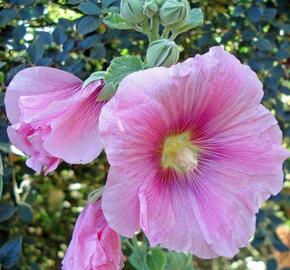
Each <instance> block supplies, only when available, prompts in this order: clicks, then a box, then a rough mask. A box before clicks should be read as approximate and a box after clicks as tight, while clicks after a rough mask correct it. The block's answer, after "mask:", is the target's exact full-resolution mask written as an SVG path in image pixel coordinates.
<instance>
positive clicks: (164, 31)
mask: <svg viewBox="0 0 290 270" xmlns="http://www.w3.org/2000/svg"><path fill="white" fill-rule="evenodd" d="M170 31H171V30H170V29H168V28H167V27H165V28H164V30H163V33H162V36H161V37H162V38H166V39H167V38H168V37H169V32H170Z"/></svg>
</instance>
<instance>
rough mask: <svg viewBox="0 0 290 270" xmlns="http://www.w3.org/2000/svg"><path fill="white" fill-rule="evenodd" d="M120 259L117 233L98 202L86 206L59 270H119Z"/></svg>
mask: <svg viewBox="0 0 290 270" xmlns="http://www.w3.org/2000/svg"><path fill="white" fill-rule="evenodd" d="M123 260H124V258H123V254H122V251H121V241H120V236H119V235H118V234H117V233H115V232H114V231H113V230H112V229H111V228H110V227H108V224H107V222H106V220H105V219H104V216H103V213H102V209H101V201H97V202H96V203H94V204H89V205H87V206H86V207H85V209H84V210H83V211H82V213H81V214H80V216H79V217H78V220H77V222H76V225H75V228H74V232H73V236H72V240H71V243H70V245H69V247H68V249H67V251H66V254H65V257H64V259H63V261H62V269H63V270H80V269H84V270H120V269H121V268H122V266H123Z"/></svg>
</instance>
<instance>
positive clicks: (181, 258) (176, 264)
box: [165, 252, 194, 270]
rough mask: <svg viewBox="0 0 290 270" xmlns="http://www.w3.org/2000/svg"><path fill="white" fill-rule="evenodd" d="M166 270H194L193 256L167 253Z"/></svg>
mask: <svg viewBox="0 0 290 270" xmlns="http://www.w3.org/2000/svg"><path fill="white" fill-rule="evenodd" d="M165 269H166V270H194V268H193V265H192V256H191V255H187V254H184V253H175V252H168V253H167V266H166V268H165Z"/></svg>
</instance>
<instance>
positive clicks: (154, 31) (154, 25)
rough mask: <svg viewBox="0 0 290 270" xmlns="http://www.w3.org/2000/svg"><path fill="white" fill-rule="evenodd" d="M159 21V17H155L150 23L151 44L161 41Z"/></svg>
mask: <svg viewBox="0 0 290 270" xmlns="http://www.w3.org/2000/svg"><path fill="white" fill-rule="evenodd" d="M159 37H160V36H159V20H158V17H153V18H152V19H151V23H150V35H149V42H150V43H151V42H153V41H155V40H157V39H159Z"/></svg>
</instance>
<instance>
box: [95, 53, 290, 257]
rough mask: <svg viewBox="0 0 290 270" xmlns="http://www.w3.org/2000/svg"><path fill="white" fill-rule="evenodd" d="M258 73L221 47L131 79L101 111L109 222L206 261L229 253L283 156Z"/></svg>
mask: <svg viewBox="0 0 290 270" xmlns="http://www.w3.org/2000/svg"><path fill="white" fill-rule="evenodd" d="M262 96H263V91H262V84H261V82H260V81H259V80H258V78H257V76H256V74H255V73H254V72H253V71H252V70H251V69H250V68H249V67H248V66H246V65H242V64H241V63H240V62H239V61H238V60H237V59H236V58H235V57H234V56H233V55H231V54H230V53H228V52H226V51H224V50H223V49H222V48H221V47H214V48H212V49H210V51H209V52H208V53H206V54H204V55H197V56H196V57H194V58H190V59H188V60H187V61H185V62H183V63H181V64H177V65H175V66H172V67H170V68H164V67H158V68H152V69H148V70H145V71H140V72H136V73H133V74H131V75H129V76H127V77H126V78H125V79H124V80H123V81H122V82H121V84H120V86H119V88H118V90H117V93H116V95H115V96H114V97H113V98H112V99H111V100H110V101H109V102H108V103H107V104H106V105H105V106H104V108H103V110H102V113H101V115H100V126H99V128H100V135H101V139H102V141H103V142H104V146H105V149H106V153H107V156H108V160H109V162H110V164H111V168H110V171H109V175H108V181H107V184H106V187H105V190H104V193H103V211H104V215H105V217H106V219H107V221H108V223H109V225H110V226H111V227H112V228H113V229H114V230H115V231H116V232H118V233H120V234H121V235H123V236H127V237H131V236H132V235H133V234H134V232H135V231H138V230H139V229H140V228H142V229H143V231H144V232H145V234H146V236H147V237H148V238H149V240H150V243H151V245H153V246H155V245H161V246H163V247H166V248H169V249H172V250H175V251H178V252H180V251H187V252H190V253H193V254H195V255H197V256H199V257H202V258H214V257H217V256H228V257H231V256H233V255H235V254H236V253H237V252H238V250H239V248H241V247H244V246H246V245H247V244H248V241H249V239H250V238H251V236H252V235H253V234H254V230H255V219H256V217H255V214H256V213H257V211H258V209H259V206H260V205H261V203H262V202H263V201H265V200H266V199H268V198H269V197H270V196H271V194H274V195H275V194H277V193H278V192H279V191H280V190H281V188H282V184H283V172H282V163H283V161H284V160H285V159H286V158H287V157H289V152H288V151H286V150H285V149H284V148H283V147H282V146H281V142H282V134H281V131H280V129H279V127H278V125H277V122H276V120H275V118H274V116H273V115H272V114H271V113H270V112H269V111H268V110H267V109H266V108H265V107H264V106H263V105H261V104H260V102H261V99H262Z"/></svg>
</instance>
